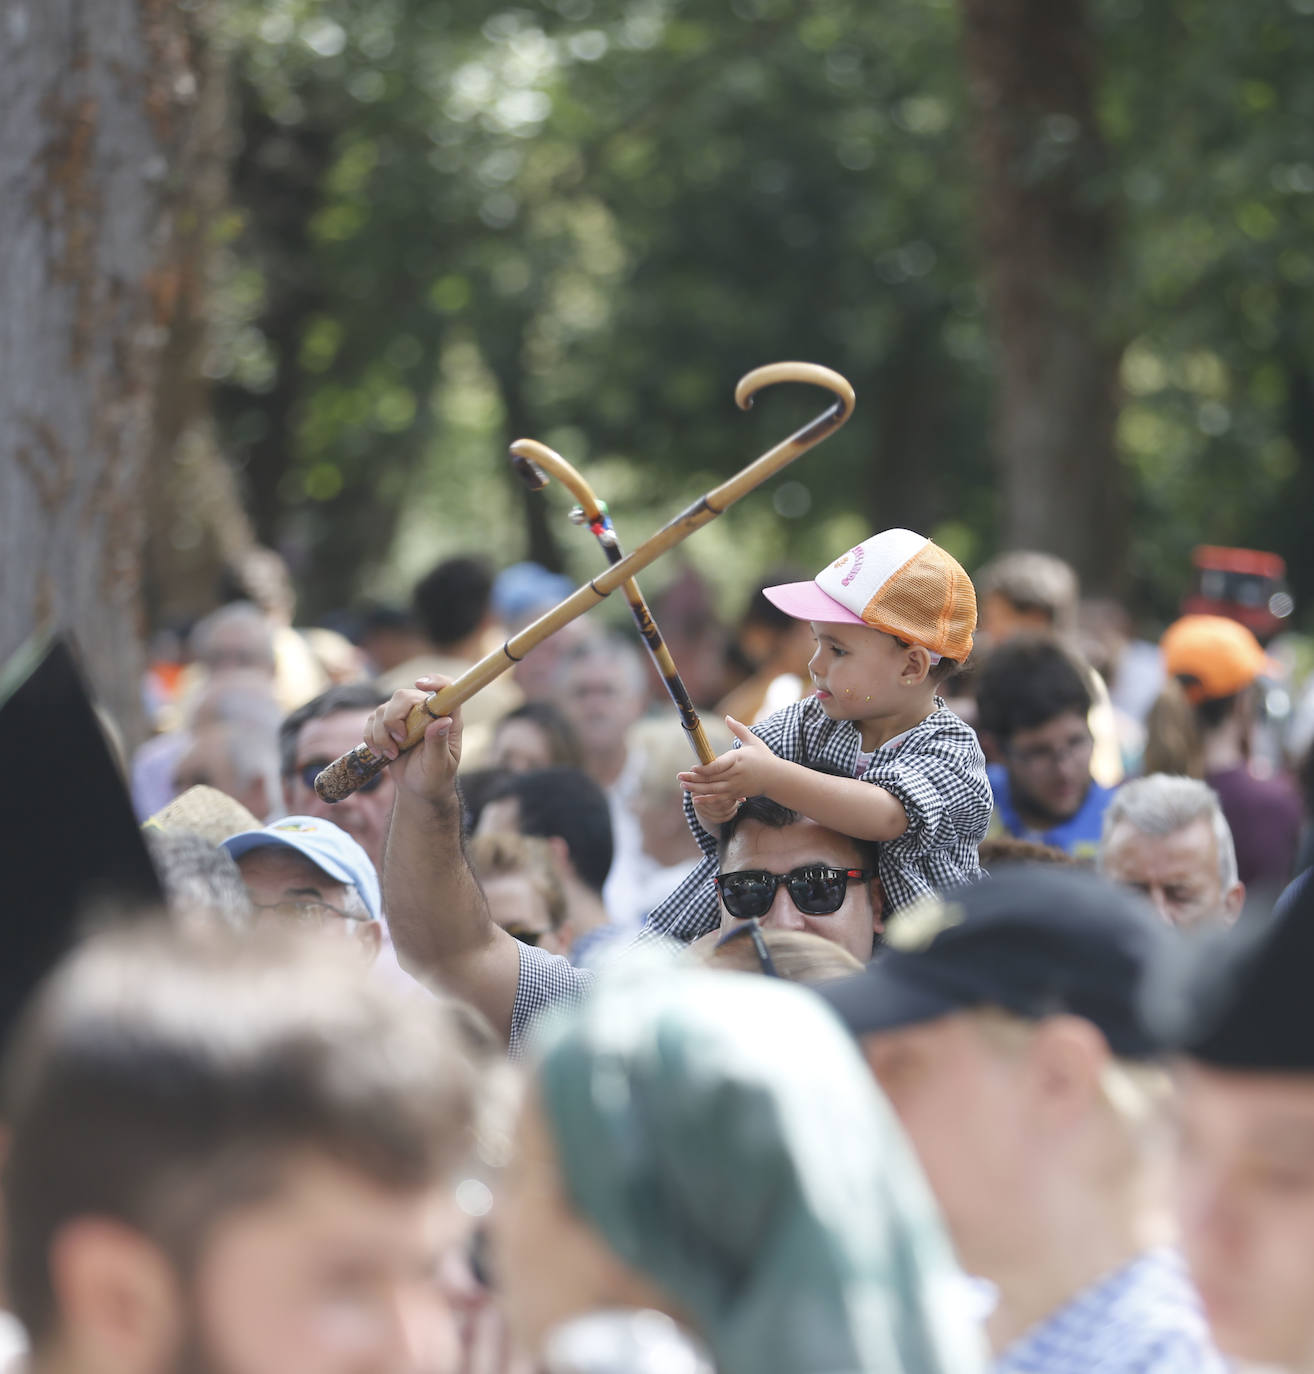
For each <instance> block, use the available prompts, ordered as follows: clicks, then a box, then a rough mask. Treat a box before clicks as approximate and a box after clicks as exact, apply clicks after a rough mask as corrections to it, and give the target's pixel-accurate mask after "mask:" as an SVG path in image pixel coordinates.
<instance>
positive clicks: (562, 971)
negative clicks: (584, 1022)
mask: <svg viewBox="0 0 1314 1374" xmlns="http://www.w3.org/2000/svg"><path fill="white" fill-rule="evenodd" d="M594 977H595V975H594V974H593V973H591V972H590V971H589V970H588V969H582V968H576V967H575V965H574V964H572V963H571V962H570V960H569V959H563V958H562V957H561V955H560V954H549V953H548V952H547V950H545V949H539V948H538V947H537V946H536V945H526V944H521V946H520V978H519V980H518V981H517V983H516V1000H515V1004H514V1005H513V1006H512V1008H511V1043H510V1045H509V1047H508V1050H507V1052H508V1054H509V1055H510V1057H511V1058H512V1059H519V1058H520V1056H521V1055H522V1054H523V1053H524V1051H525V1042H526V1040H527V1038H528V1036H529V1032H530V1031H531V1030H532V1029H533V1026H534V1022H535V1021H536V1020H537V1019H538V1017H539V1016H540V1014H541V1013H543V1012H545V1011H546V1010H547V1009H548V1008H549V1007H558V1006H561V1007H569V1006H574V1005H575V1003H576V1002H580V1001H582V1000H583V999H584V996H585V994H586V993H587V992H588V990H589V989H590V988H591V987H592V986H593V979H594Z"/></svg>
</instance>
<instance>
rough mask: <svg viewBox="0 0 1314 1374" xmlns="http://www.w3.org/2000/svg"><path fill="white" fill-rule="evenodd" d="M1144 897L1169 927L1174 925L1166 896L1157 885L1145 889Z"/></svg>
mask: <svg viewBox="0 0 1314 1374" xmlns="http://www.w3.org/2000/svg"><path fill="white" fill-rule="evenodd" d="M1145 895H1146V896H1147V897H1148V898H1149V899H1150V905H1151V906H1153V907H1154V909H1155V911H1157V912H1158V913H1159V915H1160V917H1161V918H1162V919H1163V920H1165V921H1167V922H1168V924H1169V925H1175V924H1176V922H1175V921H1174V920H1173V916H1172V909H1171V908H1170V907H1169V905H1168V895H1167V893H1165V892H1164V890H1163V888H1161V887H1158V886H1157V885H1156V886H1154V887H1150V888H1147V889H1146V893H1145Z"/></svg>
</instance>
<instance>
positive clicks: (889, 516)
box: [214, 0, 1314, 612]
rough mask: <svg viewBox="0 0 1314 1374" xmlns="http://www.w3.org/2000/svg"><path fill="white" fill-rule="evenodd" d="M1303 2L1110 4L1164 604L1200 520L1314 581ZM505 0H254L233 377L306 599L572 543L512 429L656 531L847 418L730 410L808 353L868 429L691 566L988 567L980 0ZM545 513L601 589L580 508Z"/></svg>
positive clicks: (231, 283) (242, 17)
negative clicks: (978, 168)
mask: <svg viewBox="0 0 1314 1374" xmlns="http://www.w3.org/2000/svg"><path fill="white" fill-rule="evenodd" d="M1311 7H1312V6H1311V3H1310V0H1254V3H1253V4H1250V5H1247V6H1241V7H1236V6H1234V7H1230V8H1229V7H1226V6H1222V5H1219V4H1216V3H1213V4H1210V3H1204V2H1203V0H1162V3H1152V2H1151V0H1144V2H1143V3H1142V2H1141V0H1092V11H1093V13H1094V15H1095V17H1096V19H1097V21H1098V30H1099V37H1100V43H1101V45H1102V49H1103V54H1102V55H1103V63H1104V71H1105V75H1104V78H1103V88H1102V89H1103V97H1102V118H1103V121H1104V125H1105V129H1106V132H1107V136H1108V138H1109V140H1110V143H1111V147H1112V151H1113V160H1114V165H1115V167H1116V169H1117V170H1116V176H1115V177H1114V178H1113V180H1112V183H1110V182H1109V181H1108V180H1107V179H1106V181H1105V182H1104V183H1103V184H1099V185H1091V186H1089V187H1088V188H1087V190H1088V193H1089V194H1091V195H1104V196H1112V197H1115V198H1116V200H1117V202H1118V204H1119V206H1120V213H1121V216H1122V220H1121V224H1122V233H1123V244H1122V256H1123V262H1124V270H1123V272H1122V274H1121V279H1122V281H1123V283H1124V287H1123V290H1122V292H1121V294H1120V295H1119V297H1118V298H1117V299H1116V300H1112V301H1110V302H1108V317H1107V318H1106V319H1104V320H1099V321H1092V327H1093V328H1100V329H1107V330H1109V331H1111V337H1115V338H1119V339H1126V340H1129V341H1130V346H1129V348H1128V351H1127V354H1126V358H1125V361H1124V367H1123V376H1124V384H1125V389H1126V395H1125V404H1124V408H1123V415H1122V423H1121V426H1120V432H1119V439H1120V445H1121V448H1122V452H1123V456H1124V458H1125V460H1126V463H1127V465H1128V468H1129V471H1130V473H1131V475H1132V478H1133V486H1134V492H1135V502H1136V505H1135V522H1136V528H1135V532H1134V534H1135V537H1134V549H1135V553H1134V567H1133V569H1132V570H1131V571H1132V573H1133V574H1134V577H1135V581H1136V587H1137V590H1138V592H1139V594H1140V596H1141V598H1142V599H1143V601H1144V604H1146V605H1149V606H1152V607H1153V608H1154V609H1155V610H1158V611H1160V612H1170V611H1171V610H1172V607H1173V604H1174V602H1175V599H1176V597H1177V595H1178V594H1179V592H1180V589H1181V586H1182V581H1183V576H1184V570H1185V567H1186V559H1187V555H1188V553H1189V549H1190V547H1191V545H1192V544H1194V543H1196V542H1200V541H1202V540H1207V541H1209V542H1227V541H1231V540H1237V541H1242V542H1253V543H1256V544H1258V545H1260V546H1262V547H1278V548H1280V549H1281V551H1283V552H1285V553H1286V554H1287V556H1288V557H1289V558H1292V559H1293V560H1295V561H1296V565H1297V566H1296V571H1297V574H1298V576H1299V577H1300V578H1302V579H1303V585H1304V586H1305V587H1306V588H1307V590H1308V591H1309V592H1310V593H1314V562H1310V561H1309V560H1311V559H1312V558H1314V554H1311V553H1310V552H1308V551H1307V548H1306V546H1307V543H1308V541H1306V540H1304V539H1302V538H1300V537H1299V530H1298V528H1297V525H1298V519H1299V512H1298V511H1295V510H1293V507H1292V502H1291V500H1290V492H1291V489H1292V484H1293V482H1294V481H1296V480H1297V477H1300V480H1303V481H1305V482H1306V483H1307V484H1308V482H1309V478H1308V477H1307V476H1301V474H1302V473H1304V472H1306V471H1307V470H1308V469H1309V467H1310V466H1311V463H1310V445H1311V442H1314V441H1312V440H1311V431H1312V430H1314V418H1312V417H1314V385H1312V384H1311V382H1310V378H1309V367H1310V359H1311V348H1310V344H1311V340H1310V337H1309V333H1310V329H1311V327H1312V326H1311V323H1310V320H1309V316H1308V312H1304V311H1302V310H1301V309H1300V304H1301V301H1302V297H1303V295H1304V292H1303V291H1302V287H1305V286H1306V285H1307V283H1308V282H1309V279H1310V277H1311V276H1314V252H1311V250H1310V248H1309V243H1310V242H1311V241H1312V240H1311V236H1310V233H1309V230H1310V227H1311V215H1312V214H1314V166H1311V162H1310V156H1309V146H1308V129H1309V128H1310V127H1311V114H1314V111H1311V109H1310V105H1311V104H1312V103H1314V85H1311V83H1310V82H1309V81H1308V80H1307V79H1306V76H1305V73H1306V72H1307V71H1308V70H1309V67H1310V59H1311V56H1314V52H1312V51H1311V49H1312V48H1314V18H1312V17H1311V16H1310V14H1309V13H1308V11H1309V10H1310V8H1311ZM475 10H476V7H473V6H469V5H459V4H455V3H442V0H227V16H228V20H227V22H228V24H229V28H230V34H231V37H232V41H233V45H234V56H235V69H236V97H235V104H236V109H237V111H238V113H239V114H240V132H241V140H242V141H241V150H240V154H239V157H238V160H237V164H236V171H235V187H234V197H235V202H236V208H235V212H234V220H233V223H232V224H230V225H227V226H224V233H225V238H226V245H227V246H226V249H225V270H224V284H223V289H222V299H221V311H220V318H219V337H218V342H217V347H216V356H215V362H214V372H215V375H216V377H217V378H218V379H219V381H220V400H221V418H222V420H223V424H224V432H225V435H226V438H227V443H228V447H229V449H230V451H231V452H232V453H233V455H234V456H235V458H236V459H237V460H238V461H239V463H241V464H242V465H243V466H244V467H245V470H246V475H247V482H248V488H249V491H250V495H251V499H252V502H253V505H254V506H255V508H256V515H257V519H258V521H259V522H260V526H261V529H262V531H263V532H264V533H265V535H266V537H270V538H278V539H279V541H280V542H281V543H283V544H284V545H285V546H287V545H290V546H292V547H293V548H299V549H301V550H302V551H303V553H304V564H303V567H302V569H301V573H302V586H303V589H304V591H305V592H306V593H307V594H308V595H307V603H306V610H307V611H310V612H313V611H318V610H321V609H323V608H324V607H326V606H328V605H333V604H340V603H341V602H343V601H345V600H347V599H349V598H350V597H351V596H352V595H353V594H354V593H355V592H356V591H357V590H358V589H360V588H361V587H363V586H366V585H368V586H371V587H373V588H376V589H377V588H384V589H390V590H394V591H396V590H400V589H402V588H403V587H404V586H405V584H406V582H407V581H408V579H409V578H410V577H411V576H413V575H414V574H415V573H416V572H418V571H420V570H421V569H422V568H423V567H424V566H425V565H426V564H427V563H429V562H430V561H432V559H434V558H435V557H437V556H438V555H439V554H441V553H444V552H449V551H452V550H454V549H456V548H461V547H470V546H472V545H473V546H478V547H483V548H486V549H490V550H493V551H494V552H495V554H496V555H497V556H498V557H499V558H504V559H505V560H507V561H509V560H510V559H512V558H515V557H521V556H524V554H525V553H526V551H527V549H528V548H529V547H530V545H528V544H527V542H526V541H527V539H529V538H530V537H531V536H532V537H533V538H534V539H535V540H536V542H535V543H534V545H533V546H532V547H533V548H534V551H535V552H538V553H539V554H540V555H545V556H550V555H551V550H550V548H547V547H546V546H545V545H544V543H543V533H542V527H541V524H540V525H539V526H537V527H536V526H533V525H530V526H528V527H527V526H526V524H525V519H524V511H525V509H526V507H525V505H524V503H523V502H522V500H521V498H520V497H519V495H513V493H512V487H511V486H510V485H509V478H508V476H507V473H506V463H505V445H506V443H507V441H508V440H509V439H511V438H513V437H515V436H516V435H517V434H528V435H531V436H533V437H536V438H540V439H542V440H544V441H545V442H548V443H551V444H554V445H555V446H557V447H559V448H560V449H561V450H562V452H563V453H564V454H565V455H566V456H567V457H568V458H570V459H571V460H572V461H574V462H576V463H578V464H579V465H580V466H581V467H582V468H583V470H584V471H585V472H586V473H587V474H588V475H589V476H590V478H591V479H592V480H593V481H594V483H595V485H596V486H597V487H598V488H599V490H601V491H602V492H603V494H604V495H606V496H607V497H608V499H609V500H610V502H611V505H612V508H613V510H614V512H615V514H616V517H617V521H618V524H619V526H620V528H621V531H622V534H623V535H624V536H625V537H626V538H627V539H628V541H629V542H630V543H634V542H637V541H638V539H639V538H641V537H642V536H643V535H644V534H646V533H647V532H648V531H649V530H650V529H651V528H653V527H654V526H655V524H657V523H658V522H660V521H661V520H664V519H666V518H668V517H669V516H670V515H671V514H673V513H674V512H675V511H677V510H679V509H680V508H681V507H683V506H684V505H685V504H687V502H688V501H689V500H690V499H692V498H693V497H695V496H696V495H697V494H699V493H700V492H701V491H702V490H704V489H705V488H706V487H707V486H708V485H711V484H712V483H713V482H715V481H717V480H719V479H721V478H722V477H724V476H726V475H728V474H729V473H730V472H732V471H734V470H735V469H736V468H738V467H739V466H741V465H742V463H743V462H744V461H746V460H747V459H748V458H750V457H752V456H754V455H755V454H756V453H757V452H760V451H761V450H762V449H763V448H765V447H766V446H767V445H769V444H770V443H772V442H774V441H775V440H776V439H777V438H779V437H780V436H781V435H783V434H784V433H786V432H787V431H788V429H789V428H791V427H793V426H794V425H796V424H798V423H799V422H801V421H802V420H803V419H805V418H806V417H807V416H809V415H811V414H812V413H814V412H815V411H816V409H817V408H818V405H819V403H820V402H822V401H824V397H821V396H820V395H814V394H810V393H808V392H806V391H801V390H800V391H799V392H798V394H793V389H791V390H790V391H789V392H782V394H781V395H779V396H768V397H764V398H763V400H762V402H761V403H760V404H759V406H758V407H756V409H755V410H754V412H753V413H752V414H751V415H749V416H744V415H742V414H740V413H739V412H737V411H736V410H735V408H734V406H733V403H732V401H731V393H732V390H733V386H734V383H735V381H736V379H737V378H738V377H739V376H740V375H741V374H742V373H743V372H745V371H747V370H748V369H749V368H751V367H753V366H756V365H757V364H759V363H762V362H767V361H772V360H775V359H780V358H792V357H799V358H807V359H811V360H815V361H817V362H822V363H825V364H827V365H829V366H832V367H835V368H837V369H838V370H840V371H841V372H844V373H845V374H846V375H847V376H849V377H850V379H851V380H852V381H853V382H854V385H855V386H856V388H857V390H858V397H859V404H858V410H857V413H856V415H855V417H854V419H853V420H852V421H851V422H850V424H849V425H848V427H847V428H846V429H845V430H843V431H842V432H841V433H840V434H839V435H838V436H837V437H836V438H834V439H832V440H830V441H828V442H827V443H826V444H825V445H824V446H823V447H822V448H820V449H818V450H817V451H816V452H815V453H813V454H810V455H808V456H807V457H805V458H804V459H802V460H801V461H800V463H799V465H798V466H797V468H795V469H794V470H793V471H791V473H790V474H788V477H787V478H785V479H780V480H778V481H777V482H776V483H775V484H773V486H772V487H771V488H769V489H768V490H767V491H766V492H764V493H759V494H757V495H755V496H754V497H752V498H750V500H749V501H748V502H746V503H745V504H744V505H743V506H742V507H740V508H738V509H736V510H735V511H733V512H731V513H730V515H728V516H727V517H725V518H724V519H723V520H722V521H719V522H717V523H716V524H715V525H713V526H711V527H709V529H708V530H706V531H704V532H703V533H700V534H699V535H698V536H696V537H695V539H694V540H693V541H692V542H691V543H690V545H688V546H687V555H688V557H689V558H690V559H692V560H693V561H695V562H696V563H697V564H698V565H699V566H700V567H701V568H703V569H704V570H706V571H708V572H709V573H710V574H712V575H713V576H714V578H715V579H716V580H717V581H718V583H719V585H720V586H721V587H722V589H723V591H725V592H726V593H727V594H732V593H733V594H738V593H739V592H741V591H742V590H743V588H744V587H745V586H746V585H747V584H748V583H749V582H750V581H751V580H752V578H753V576H754V575H755V573H756V572H757V571H759V569H760V568H761V567H762V566H764V565H766V564H768V563H770V562H774V561H778V560H779V559H781V558H784V557H793V558H796V559H799V560H801V561H802V562H803V563H804V565H810V564H817V563H819V562H821V561H822V560H824V559H825V558H826V557H827V556H829V555H830V554H831V553H833V552H834V551H835V549H836V548H838V547H840V546H842V545H843V544H844V543H845V542H846V541H847V540H848V539H849V538H851V537H860V536H861V535H862V534H863V533H865V532H867V531H868V530H869V529H871V528H873V527H881V526H884V525H891V524H908V525H912V526H914V527H919V528H925V529H927V530H928V531H930V532H933V533H936V534H937V535H938V536H939V537H940V538H942V539H943V540H944V541H945V542H946V543H948V544H949V546H950V547H951V548H953V549H954V550H955V552H958V553H959V554H960V556H962V557H964V558H965V559H967V560H969V561H976V560H977V559H979V558H982V557H984V556H986V555H988V554H989V553H990V552H992V551H993V549H994V546H995V542H996V536H995V509H994V491H993V487H994V483H993V478H992V468H991V464H990V459H989V443H988V440H987V437H986V436H987V435H988V433H989V428H990V398H991V388H992V351H991V345H990V340H989V332H988V329H989V326H988V322H987V320H986V317H985V313H984V308H983V293H982V290H981V287H980V284H979V278H980V275H981V273H980V263H979V262H978V260H977V248H976V243H977V238H976V231H975V224H974V220H973V202H972V194H971V190H972V188H971V176H972V169H971V167H970V165H969V164H968V151H967V148H968V140H967V137H966V134H967V127H966V122H967V114H966V110H965V92H964V90H963V88H962V78H961V68H960V64H959V60H958V53H957V47H956V44H957V33H956V23H957V16H956V13H955V10H954V7H953V5H952V3H950V0H868V2H867V3H860V0H813V3H811V4H809V5H807V6H797V5H791V4H788V3H785V0H734V3H732V4H731V5H730V6H699V5H695V4H693V3H692V0H557V3H556V4H555V5H552V6H546V5H533V6H531V5H521V6H518V7H510V8H506V9H494V8H491V7H489V8H488V9H486V10H485V11H484V12H483V13H477V12H475ZM1302 397H1304V398H1305V400H1304V405H1305V409H1304V412H1303V415H1302V412H1301V404H1302V401H1301V398H1302ZM1306 490H1308V486H1307V488H1306ZM1309 494H1310V495H1314V492H1311V493H1309ZM535 500H536V501H538V502H539V503H543V502H544V501H545V500H546V505H545V506H543V508H542V510H541V511H540V521H541V518H542V515H543V513H544V512H546V515H547V518H548V519H549V520H550V522H551V526H552V528H554V529H557V530H560V531H561V534H560V543H561V544H562V546H563V549H565V550H566V556H567V562H568V564H569V566H570V568H571V570H572V571H574V572H575V573H576V574H577V575H579V576H581V577H582V576H584V575H587V573H589V572H590V571H593V570H594V569H595V568H596V563H597V556H596V550H594V549H592V548H591V547H588V546H587V541H584V542H580V536H579V535H578V534H573V533H572V532H571V531H569V530H568V529H566V528H565V526H564V523H563V522H562V521H561V519H560V516H561V506H562V502H563V500H564V498H563V497H562V496H561V495H560V494H559V493H557V494H553V493H551V492H549V493H548V495H547V497H546V498H544V497H537V498H535ZM1306 509H1308V503H1307V504H1306ZM649 580H650V581H652V582H653V584H654V585H659V583H660V581H661V576H660V574H659V573H658V570H654V573H653V574H652V575H651V576H650V578H649Z"/></svg>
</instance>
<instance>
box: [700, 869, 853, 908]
mask: <svg viewBox="0 0 1314 1374" xmlns="http://www.w3.org/2000/svg"><path fill="white" fill-rule="evenodd" d="M871 876H872V873H871V871H870V870H869V869H865V868H823V867H820V866H818V865H816V864H809V865H807V866H806V867H804V868H796V869H793V870H792V871H791V872H789V873H768V872H767V871H766V870H765V869H763V868H750V869H745V870H744V872H742V873H719V874H718V875H717V877H716V885H717V887H718V888H719V889H720V892H721V900H722V901H723V902H724V903H725V909H726V910H727V911H728V912H729V913H730V914H731V916H733V917H734V918H735V919H736V920H737V921H749V920H752V919H754V918H755V917H759V916H765V915H766V914H767V912H768V911H770V910H771V903H772V902H773V901H775V898H776V889H777V888H778V887H779V886H780V885H781V883H784V885H785V886H786V888H788V890H789V895H790V897H791V898H792V900H793V902H794V905H795V906H796V907H798V909H799V910H800V911H801V912H802V913H803V914H804V915H805V916H829V915H830V914H831V913H832V912H835V911H838V910H839V909H840V907H842V906H843V905H844V894H845V893H846V892H847V891H848V888H849V879H850V878H858V879H861V880H862V881H863V882H866V881H867V879H869V878H870V877H871Z"/></svg>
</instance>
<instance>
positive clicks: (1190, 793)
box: [1099, 773, 1246, 929]
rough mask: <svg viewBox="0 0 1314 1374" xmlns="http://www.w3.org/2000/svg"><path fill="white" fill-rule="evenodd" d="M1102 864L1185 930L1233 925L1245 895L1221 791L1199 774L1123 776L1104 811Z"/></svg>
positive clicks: (1116, 879) (1117, 880) (1105, 870)
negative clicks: (1129, 779)
mask: <svg viewBox="0 0 1314 1374" xmlns="http://www.w3.org/2000/svg"><path fill="white" fill-rule="evenodd" d="M1099 868H1100V872H1101V873H1103V874H1104V875H1105V877H1107V878H1112V879H1113V881H1114V882H1115V883H1123V884H1124V885H1125V886H1127V887H1133V888H1135V889H1136V890H1137V891H1138V892H1141V893H1143V894H1144V895H1145V896H1146V897H1148V898H1149V900H1150V902H1151V903H1152V904H1153V906H1154V908H1155V910H1156V911H1157V912H1158V913H1159V915H1160V916H1162V917H1163V919H1164V920H1165V921H1167V922H1168V924H1169V925H1172V926H1178V927H1180V928H1182V929H1191V928H1194V927H1196V926H1224V925H1231V924H1232V922H1233V921H1235V920H1236V918H1237V917H1238V916H1239V915H1240V914H1241V907H1242V905H1243V904H1244V902H1245V899H1246V889H1245V884H1244V883H1242V882H1241V880H1240V879H1239V878H1238V877H1237V871H1236V846H1235V845H1234V844H1233V843H1232V832H1231V830H1230V829H1229V828H1228V824H1227V818H1226V817H1225V816H1224V815H1223V808H1222V807H1221V806H1220V805H1219V801H1218V794H1217V793H1216V792H1215V791H1214V790H1213V788H1211V787H1208V786H1206V784H1204V783H1202V782H1200V781H1198V780H1197V779H1195V778H1175V777H1170V776H1169V775H1168V774H1166V773H1152V774H1151V775H1150V776H1149V777H1148V778H1137V779H1136V780H1135V781H1134V782H1127V783H1123V785H1122V786H1121V787H1120V788H1119V789H1118V790H1117V791H1116V792H1115V793H1114V794H1113V800H1112V802H1110V803H1109V808H1108V810H1107V811H1105V813H1104V834H1103V837H1102V839H1101V841H1100V852H1099Z"/></svg>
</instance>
